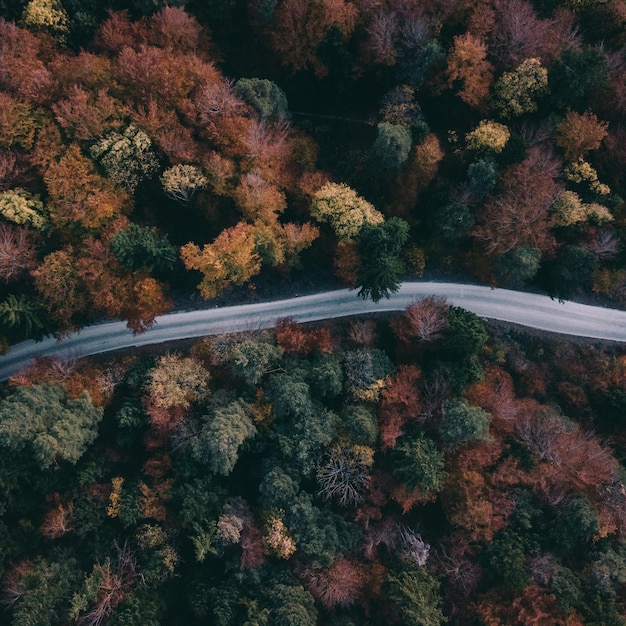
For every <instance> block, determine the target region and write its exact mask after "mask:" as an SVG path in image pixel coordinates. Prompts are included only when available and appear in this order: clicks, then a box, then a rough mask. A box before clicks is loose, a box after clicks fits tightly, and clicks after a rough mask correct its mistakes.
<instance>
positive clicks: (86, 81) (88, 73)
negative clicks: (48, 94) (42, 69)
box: [48, 50, 113, 97]
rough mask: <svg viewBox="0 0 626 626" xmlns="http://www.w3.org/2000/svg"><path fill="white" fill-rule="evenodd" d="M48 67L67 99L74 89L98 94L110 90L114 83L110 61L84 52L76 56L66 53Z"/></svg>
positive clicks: (53, 60)
mask: <svg viewBox="0 0 626 626" xmlns="http://www.w3.org/2000/svg"><path fill="white" fill-rule="evenodd" d="M48 67H49V68H50V70H51V71H52V73H53V74H54V77H55V79H56V80H57V82H58V83H59V89H60V91H61V92H63V93H64V95H65V96H66V97H67V95H68V94H69V92H70V91H71V90H72V88H74V87H77V88H79V89H85V90H87V91H93V92H97V91H99V90H101V89H105V90H106V89H108V88H110V87H111V83H112V82H113V66H112V64H111V61H110V59H108V58H107V57H105V56H103V55H97V54H92V53H91V52H85V51H84V50H82V51H81V52H80V53H79V54H76V55H72V54H69V53H66V54H63V55H58V56H57V57H53V58H52V59H51V60H50V63H49V65H48Z"/></svg>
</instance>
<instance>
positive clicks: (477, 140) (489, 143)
mask: <svg viewBox="0 0 626 626" xmlns="http://www.w3.org/2000/svg"><path fill="white" fill-rule="evenodd" d="M510 136H511V133H510V131H509V129H508V128H507V127H506V126H505V125H504V124H499V123H498V122H493V121H491V120H482V121H481V122H480V124H478V126H477V127H476V128H475V129H474V130H473V131H471V132H469V133H468V134H467V135H466V136H465V141H466V143H467V147H468V148H469V149H470V150H475V151H476V152H479V153H483V154H484V153H486V154H498V153H499V152H502V150H504V147H505V146H506V144H507V141H508V140H509V137H510Z"/></svg>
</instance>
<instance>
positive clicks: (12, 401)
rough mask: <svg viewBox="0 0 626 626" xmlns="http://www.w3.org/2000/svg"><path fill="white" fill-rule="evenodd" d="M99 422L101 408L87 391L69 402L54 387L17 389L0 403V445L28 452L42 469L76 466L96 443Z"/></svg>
mask: <svg viewBox="0 0 626 626" xmlns="http://www.w3.org/2000/svg"><path fill="white" fill-rule="evenodd" d="M101 419H102V409H101V408H99V407H95V406H93V404H92V402H91V398H90V397H89V394H88V393H87V392H83V394H82V395H81V397H80V398H77V399H76V400H70V399H68V398H67V396H66V394H65V391H64V390H63V389H62V388H61V387H57V386H56V385H50V384H45V385H33V386H31V387H19V388H18V389H17V390H16V391H15V393H14V394H12V395H11V396H9V397H8V398H7V399H6V400H3V401H2V402H1V403H0V444H1V445H3V446H5V447H7V448H11V449H12V450H23V449H25V448H26V449H28V450H30V452H31V453H32V455H33V457H34V459H35V460H36V462H37V463H38V465H39V466H40V467H41V468H42V469H45V468H47V467H49V466H50V465H52V464H53V463H57V462H59V461H69V462H70V463H76V461H78V459H80V457H81V456H82V455H83V453H84V452H85V450H86V449H87V446H88V445H89V444H90V443H92V442H93V441H94V440H95V438H96V436H97V434H98V431H97V428H98V423H99V422H100V420H101Z"/></svg>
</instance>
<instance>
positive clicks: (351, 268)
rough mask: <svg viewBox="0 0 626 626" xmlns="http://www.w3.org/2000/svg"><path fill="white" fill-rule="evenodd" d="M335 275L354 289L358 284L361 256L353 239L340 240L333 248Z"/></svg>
mask: <svg viewBox="0 0 626 626" xmlns="http://www.w3.org/2000/svg"><path fill="white" fill-rule="evenodd" d="M333 265H334V269H335V276H337V278H339V280H341V281H343V283H344V284H345V285H347V286H348V287H350V289H354V288H355V287H356V286H357V285H358V281H359V277H358V273H359V270H360V268H361V257H360V256H359V252H358V250H357V246H356V243H354V242H353V241H342V242H339V243H338V244H337V247H336V248H335V256H334V259H333Z"/></svg>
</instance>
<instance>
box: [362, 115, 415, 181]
mask: <svg viewBox="0 0 626 626" xmlns="http://www.w3.org/2000/svg"><path fill="white" fill-rule="evenodd" d="M377 130H378V134H377V135H376V141H374V145H373V146H372V149H371V151H370V157H369V159H370V169H371V170H372V172H374V173H379V172H391V173H393V172H397V171H398V170H399V169H400V168H401V167H402V166H403V165H404V164H405V163H406V160H407V159H408V158H409V152H410V151H411V144H412V137H411V131H410V130H409V129H408V128H406V127H405V126H400V125H399V124H390V123H389V122H381V123H380V124H378V127H377Z"/></svg>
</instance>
